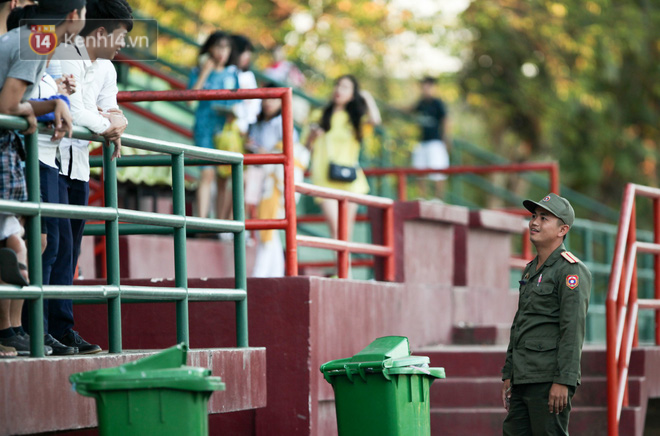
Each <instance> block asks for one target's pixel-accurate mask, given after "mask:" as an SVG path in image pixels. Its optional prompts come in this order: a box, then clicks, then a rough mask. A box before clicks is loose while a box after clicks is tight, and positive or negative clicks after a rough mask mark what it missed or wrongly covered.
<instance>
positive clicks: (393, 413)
mask: <svg viewBox="0 0 660 436" xmlns="http://www.w3.org/2000/svg"><path fill="white" fill-rule="evenodd" d="M321 372H322V373H323V376H324V377H325V379H326V381H327V382H328V383H330V384H331V385H332V388H333V390H334V392H335V410H336V411H337V427H338V429H339V435H340V436H353V435H355V436H367V435H374V436H376V435H378V436H418V435H430V434H431V417H430V409H429V388H430V386H431V383H433V381H434V380H435V379H437V378H445V370H444V368H429V358H428V357H425V356H411V355H410V346H409V344H408V338H406V337H403V336H386V337H383V338H378V339H376V340H375V341H373V342H372V343H371V344H370V345H369V346H367V347H366V348H365V349H364V350H362V351H360V352H359V353H357V354H356V355H354V356H353V357H349V358H347V359H339V360H333V361H330V362H328V363H324V364H323V365H321Z"/></svg>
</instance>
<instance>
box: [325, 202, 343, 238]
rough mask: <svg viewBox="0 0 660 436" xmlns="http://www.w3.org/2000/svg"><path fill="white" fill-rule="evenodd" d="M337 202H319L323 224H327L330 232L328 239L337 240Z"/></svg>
mask: <svg viewBox="0 0 660 436" xmlns="http://www.w3.org/2000/svg"><path fill="white" fill-rule="evenodd" d="M338 209H339V206H338V205H337V200H328V199H323V200H321V211H322V212H323V216H324V217H325V222H326V223H327V224H328V228H329V230H330V237H331V238H333V239H337V210H338Z"/></svg>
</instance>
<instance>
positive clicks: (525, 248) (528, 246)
mask: <svg viewBox="0 0 660 436" xmlns="http://www.w3.org/2000/svg"><path fill="white" fill-rule="evenodd" d="M521 248H522V256H523V259H527V260H530V259H531V258H532V241H530V240H529V227H527V228H525V230H524V231H523V233H522V247H521Z"/></svg>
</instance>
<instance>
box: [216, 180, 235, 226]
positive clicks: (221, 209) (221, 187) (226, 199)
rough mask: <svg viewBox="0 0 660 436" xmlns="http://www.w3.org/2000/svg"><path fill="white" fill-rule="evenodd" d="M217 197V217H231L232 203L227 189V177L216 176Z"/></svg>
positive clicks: (224, 218)
mask: <svg viewBox="0 0 660 436" xmlns="http://www.w3.org/2000/svg"><path fill="white" fill-rule="evenodd" d="M217 183H218V184H217V187H218V198H217V200H216V203H215V204H216V210H217V218H218V219H222V220H228V219H231V217H232V206H233V205H234V201H233V197H232V193H231V192H229V191H228V189H227V188H228V186H229V179H228V178H227V179H225V178H222V177H218V182H217Z"/></svg>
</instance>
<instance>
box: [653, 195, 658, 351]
mask: <svg viewBox="0 0 660 436" xmlns="http://www.w3.org/2000/svg"><path fill="white" fill-rule="evenodd" d="M653 242H654V243H656V244H660V199H658V198H656V199H655V200H653ZM653 271H654V276H655V279H654V284H655V298H656V299H657V300H660V255H657V254H656V255H654V256H653ZM655 344H656V345H660V310H656V311H655Z"/></svg>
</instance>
